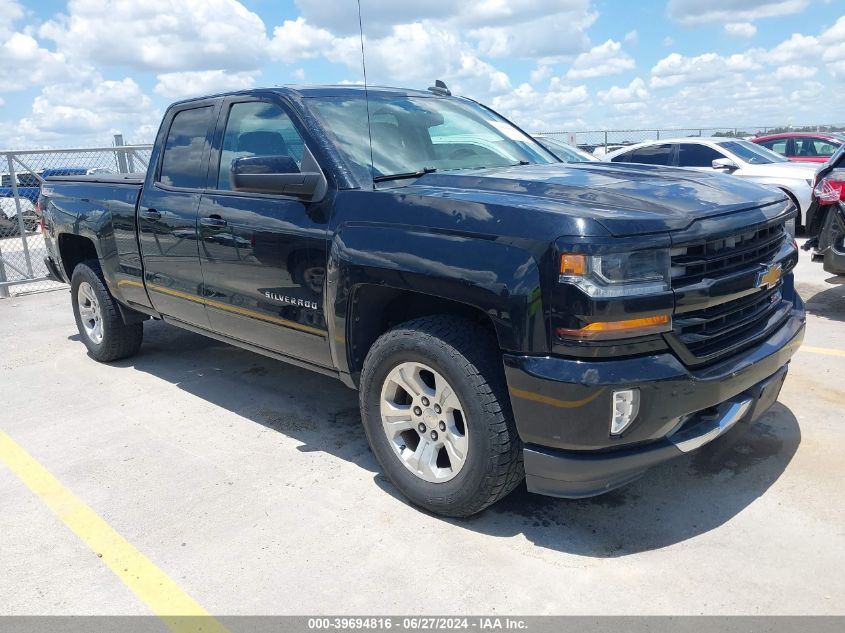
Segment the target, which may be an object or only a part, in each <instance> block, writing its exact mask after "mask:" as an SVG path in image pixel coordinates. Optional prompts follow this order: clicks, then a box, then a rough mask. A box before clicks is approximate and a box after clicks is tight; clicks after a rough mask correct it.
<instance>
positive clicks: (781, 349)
mask: <svg viewBox="0 0 845 633" xmlns="http://www.w3.org/2000/svg"><path fill="white" fill-rule="evenodd" d="M804 326H805V313H804V307H803V304H802V303H801V300H800V298H798V297H797V295H796V297H795V308H794V310H793V311H792V313H791V315H790V317H789V318H788V320H787V321H786V322H785V323H784V324H783V325H782V326H781V327H780V329H778V330H777V331H776V332H774V333H773V334H772V335H771V336H770V337H769V338H768V339H767V340H766V341H765V342H763V343H761V344H759V345H758V346H756V347H754V348H752V349H750V350H748V351H746V352H744V353H742V354H739V355H736V356H734V357H732V358H730V359H728V360H726V361H723V362H720V363H718V364H715V365H711V366H708V367H706V368H703V369H695V370H692V369H688V368H686V367H684V365H683V364H682V363H681V362H680V361H679V360H678V359H677V358H676V357H675V356H673V355H672V354H669V353H665V354H656V355H653V356H647V357H642V358H631V359H622V360H607V361H582V360H573V359H565V358H553V357H531V356H515V355H506V356H505V373H506V376H507V381H508V388H509V391H510V395H511V404H512V407H513V411H514V417H515V419H516V424H517V429H518V430H519V434H520V437H521V438H522V441H523V442H524V443H525V449H524V457H525V474H526V481H527V483H528V489H529V490H530V491H532V492H538V493H541V494H547V495H552V496H559V497H585V496H593V495H597V494H601V493H602V492H606V491H608V490H611V489H613V488H616V487H618V486H621V485H623V484H625V483H627V482H629V481H631V480H633V479H635V478H637V477H638V476H639V475H641V474H642V473H643V472H645V471H646V470H647V469H648V468H650V467H651V466H654V465H656V464H659V463H662V462H665V461H668V460H670V459H673V458H675V457H678V456H680V455H683V454H684V453H685V452H688V450H694V449H696V448H699V447H700V446H703V445H704V444H706V443H707V442H709V441H712V440H713V439H715V438H716V437H718V436H719V435H721V434H722V433H724V432H726V431H727V430H728V429H729V428H730V427H731V426H733V425H734V424H736V423H738V422H741V421H743V420H753V419H756V418H757V417H759V416H760V415H762V413H763V412H764V411H765V410H766V409H767V408H769V407H770V406H771V405H772V404H773V403H774V402H775V400H776V399H777V395H778V393H779V392H780V387H781V385H782V384H783V380H784V378H785V377H786V370H787V365H788V363H789V359H790V358H791V357H792V355H793V354H794V353H795V351H796V350H797V349H798V347H799V346H800V345H801V341H802V340H803V337H804ZM630 387H637V388H638V389H639V390H640V412H639V415H638V416H637V418H636V419H635V420H634V422H632V423H631V425H630V426H629V427H628V428H627V429H625V431H624V432H623V433H622V434H621V435H619V436H611V435H610V431H609V425H610V415H611V406H612V405H611V398H612V392H613V391H615V390H618V389H626V388H630Z"/></svg>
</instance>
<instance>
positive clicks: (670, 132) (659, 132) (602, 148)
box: [535, 125, 845, 156]
mask: <svg viewBox="0 0 845 633" xmlns="http://www.w3.org/2000/svg"><path fill="white" fill-rule="evenodd" d="M842 130H845V126H842V125H807V126H790V127H789V128H784V127H772V126H750V127H749V126H745V127H696V128H665V129H650V130H649V129H645V130H642V129H641V130H585V131H578V132H572V131H555V132H535V134H536V135H538V136H551V137H554V138H558V139H560V140H561V141H564V142H566V143H569V144H570V145H577V146H578V147H580V148H581V149H583V150H585V151H587V152H589V153H591V154H595V155H596V156H602V155H604V154H605V153H607V152H610V151H613V150H614V149H617V148H618V147H622V146H624V145H632V144H634V143H642V142H643V141H656V140H660V139H666V138H683V137H689V136H728V137H735V138H753V137H755V136H763V135H765V134H777V133H780V132H832V131H842Z"/></svg>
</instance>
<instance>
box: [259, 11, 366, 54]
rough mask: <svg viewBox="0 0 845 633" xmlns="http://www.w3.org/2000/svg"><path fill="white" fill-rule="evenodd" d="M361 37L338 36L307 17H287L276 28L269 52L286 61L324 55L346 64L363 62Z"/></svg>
mask: <svg viewBox="0 0 845 633" xmlns="http://www.w3.org/2000/svg"><path fill="white" fill-rule="evenodd" d="M360 46H361V42H360V39H359V38H358V36H354V37H353V36H349V37H338V36H336V35H334V34H333V33H332V32H330V31H328V30H326V29H324V28H319V27H316V26H313V25H311V24H309V23H308V22H307V21H306V20H305V18H303V17H298V18H296V19H295V20H285V21H284V22H283V23H282V24H281V26H277V27H276V28H275V29H274V30H273V39H272V41H271V42H270V46H269V51H270V54H271V55H272V56H273V57H274V58H276V59H278V60H279V61H283V62H285V63H288V64H290V63H293V62H296V61H300V60H302V59H312V58H314V57H321V56H322V57H325V58H327V59H329V60H331V61H335V62H341V63H344V64H346V65H347V66H352V65H354V64H358V65H359V66H360V62H361V48H360Z"/></svg>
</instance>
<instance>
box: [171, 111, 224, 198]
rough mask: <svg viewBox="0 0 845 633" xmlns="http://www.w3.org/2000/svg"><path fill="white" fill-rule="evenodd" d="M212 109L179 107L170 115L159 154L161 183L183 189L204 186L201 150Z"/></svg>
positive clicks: (204, 172)
mask: <svg viewBox="0 0 845 633" xmlns="http://www.w3.org/2000/svg"><path fill="white" fill-rule="evenodd" d="M213 110H214V108H213V107H212V106H206V107H203V108H194V109H192V110H182V111H181V112H178V113H177V114H176V116H175V117H173V123H171V124H170V131H169V132H168V133H167V141H166V142H165V144H164V154H163V155H162V157H161V173H160V174H159V179H158V180H159V182H160V183H161V184H163V185H167V186H169V187H184V188H186V189H202V188H203V187H205V180H206V174H207V165H206V164H205V163H204V162H203V154H204V152H205V149H206V141H207V138H208V127H209V125H210V124H211V115H212V112H213Z"/></svg>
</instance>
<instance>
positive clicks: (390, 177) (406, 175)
mask: <svg viewBox="0 0 845 633" xmlns="http://www.w3.org/2000/svg"><path fill="white" fill-rule="evenodd" d="M436 171H437V168H436V167H423V168H422V169H420V170H419V171H406V172H403V173H401V174H387V175H385V176H373V182H385V181H387V180H402V179H404V178H419V177H420V176H425V175H426V174H433V173H434V172H436Z"/></svg>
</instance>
